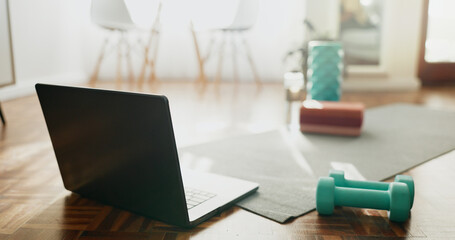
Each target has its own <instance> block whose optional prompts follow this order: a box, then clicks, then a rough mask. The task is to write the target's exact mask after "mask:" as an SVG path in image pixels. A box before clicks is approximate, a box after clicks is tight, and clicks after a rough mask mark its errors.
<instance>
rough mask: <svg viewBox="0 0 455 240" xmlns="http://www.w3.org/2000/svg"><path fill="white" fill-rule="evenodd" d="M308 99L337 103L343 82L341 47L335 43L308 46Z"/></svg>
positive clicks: (342, 53) (310, 44) (315, 42)
mask: <svg viewBox="0 0 455 240" xmlns="http://www.w3.org/2000/svg"><path fill="white" fill-rule="evenodd" d="M308 50H309V53H308V72H307V77H308V82H307V89H308V98H309V99H313V100H319V101H339V100H340V97H341V83H342V81H343V56H344V52H343V47H342V45H341V43H340V42H336V41H311V42H310V43H309V44H308Z"/></svg>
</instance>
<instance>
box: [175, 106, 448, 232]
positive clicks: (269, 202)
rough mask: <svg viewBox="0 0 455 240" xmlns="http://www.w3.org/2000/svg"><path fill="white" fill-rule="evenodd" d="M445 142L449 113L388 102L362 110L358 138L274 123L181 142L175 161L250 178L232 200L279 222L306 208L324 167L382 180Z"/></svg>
mask: <svg viewBox="0 0 455 240" xmlns="http://www.w3.org/2000/svg"><path fill="white" fill-rule="evenodd" d="M453 149H455V112H447V111H438V110H430V109H426V108H424V107H419V106H414V105H407V104H395V105H389V106H385V107H379V108H374V109H370V110H367V111H366V113H365V116H364V126H363V130H362V135H361V136H360V137H342V136H330V135H319V134H302V133H300V132H298V131H294V132H289V131H286V130H284V129H280V130H274V131H269V132H264V133H260V134H254V135H245V136H238V137H234V138H230V139H224V140H220V141H216V142H210V143H206V144H201V145H196V146H190V147H186V148H184V149H181V156H182V158H181V161H182V165H183V166H185V167H190V168H196V169H197V168H199V169H201V170H207V171H210V172H215V173H220V174H224V175H229V176H234V177H238V178H242V179H246V180H251V181H255V182H258V183H259V184H260V187H259V190H258V192H257V193H256V194H254V195H252V196H251V197H248V198H247V199H245V200H243V201H241V202H239V203H238V205H239V206H240V207H242V208H244V209H247V210H249V211H251V212H254V213H257V214H259V215H262V216H264V217H267V218H270V219H272V220H275V221H277V222H280V223H284V222H286V221H287V220H288V219H290V218H293V217H297V216H300V215H302V214H305V213H307V212H309V211H312V210H314V208H315V200H314V195H315V186H316V184H317V179H318V178H319V177H320V176H327V174H328V171H329V170H330V169H333V168H335V169H341V170H345V172H346V174H347V177H349V178H356V179H368V180H383V179H386V178H389V177H391V176H393V175H395V174H398V173H400V172H403V171H406V170H407V169H409V168H412V167H414V166H416V165H419V164H421V163H423V162H425V161H427V160H430V159H432V158H434V157H437V156H439V155H441V154H444V153H447V152H449V151H450V150H453ZM416 191H418V186H417V188H416Z"/></svg>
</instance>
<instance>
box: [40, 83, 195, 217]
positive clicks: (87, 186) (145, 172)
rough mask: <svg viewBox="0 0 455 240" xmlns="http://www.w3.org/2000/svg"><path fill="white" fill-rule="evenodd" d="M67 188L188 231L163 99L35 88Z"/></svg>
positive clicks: (83, 89) (173, 145)
mask: <svg viewBox="0 0 455 240" xmlns="http://www.w3.org/2000/svg"><path fill="white" fill-rule="evenodd" d="M36 90H37V93H38V97H39V100H40V103H41V107H42V110H43V114H44V117H45V119H46V124H47V127H48V130H49V135H50V137H51V140H52V144H53V147H54V151H55V155H56V158H57V161H58V165H59V169H60V173H61V175H62V178H63V182H64V185H65V188H66V189H68V190H70V191H73V192H76V193H79V194H81V195H82V196H86V197H89V198H93V199H96V200H99V201H101V202H104V203H107V204H110V205H114V206H118V207H121V208H125V209H127V210H130V211H133V212H138V213H140V214H142V215H146V216H150V217H153V218H155V219H158V220H162V221H165V222H169V223H172V224H176V225H186V224H188V213H187V209H186V203H185V196H184V190H183V184H182V178H181V173H180V167H179V162H178V156H177V149H176V145H175V139H174V132H173V128H172V122H171V116H170V111H169V104H168V100H167V98H166V97H165V96H156V95H146V94H138V93H126V92H117V91H108V90H97V89H88V88H75V87H63V86H52V85H44V84H37V85H36Z"/></svg>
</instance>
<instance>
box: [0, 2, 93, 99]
mask: <svg viewBox="0 0 455 240" xmlns="http://www.w3.org/2000/svg"><path fill="white" fill-rule="evenodd" d="M9 2H10V18H11V32H12V41H13V54H14V60H15V73H16V84H15V85H13V86H8V87H5V88H3V89H0V100H5V99H10V98H14V97H18V96H23V95H28V94H31V93H33V91H34V90H33V85H34V84H35V83H36V82H56V83H73V82H80V81H82V80H85V74H84V69H83V67H82V61H81V58H82V55H81V50H80V44H81V42H80V32H81V29H80V26H79V23H78V17H77V12H74V11H73V7H74V6H75V1H74V2H71V1H60V0H39V1H37V0H10V1H9Z"/></svg>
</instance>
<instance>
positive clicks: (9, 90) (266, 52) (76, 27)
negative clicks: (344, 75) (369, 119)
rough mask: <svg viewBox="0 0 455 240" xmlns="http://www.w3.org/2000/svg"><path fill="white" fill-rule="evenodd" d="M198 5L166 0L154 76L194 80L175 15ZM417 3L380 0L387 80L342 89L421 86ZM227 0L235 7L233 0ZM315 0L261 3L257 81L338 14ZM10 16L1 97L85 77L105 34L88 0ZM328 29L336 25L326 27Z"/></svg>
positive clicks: (31, 3)
mask: <svg viewBox="0 0 455 240" xmlns="http://www.w3.org/2000/svg"><path fill="white" fill-rule="evenodd" d="M137 1H140V0H137ZM198 1H204V0H198ZM198 1H194V2H193V1H191V2H190V3H186V1H184V0H168V1H167V3H168V5H167V9H166V5H164V6H163V14H164V13H166V14H168V15H167V17H165V16H166V15H163V26H162V27H163V28H162V35H161V36H162V38H161V42H160V48H159V56H158V62H157V75H158V77H160V78H162V79H182V80H186V79H193V78H196V76H197V74H198V72H197V71H198V70H197V61H196V55H195V51H194V46H193V42H192V39H191V35H190V32H189V29H188V25H186V23H184V21H183V20H185V18H180V22H179V21H178V19H179V18H177V17H175V16H176V15H182V14H184V13H185V12H187V11H189V9H188V6H189V7H195V8H196V9H197V8H199V9H203V10H205V11H206V9H205V8H204V7H201V6H197V5H195V4H196V3H197V2H198ZM219 1H223V0H219ZM331 1H332V2H337V0H324V4H327V3H330V2H331ZM422 1H423V0H401V1H393V0H385V15H384V17H385V22H384V28H383V31H384V34H385V35H384V36H385V38H384V41H383V47H384V49H387V50H386V51H385V54H384V57H385V61H384V70H385V74H386V75H385V76H386V77H384V76H382V75H378V74H376V75H374V74H373V75H372V76H373V77H371V75H365V74H360V75H359V74H358V75H354V76H353V77H351V79H348V80H346V84H345V86H349V85H351V86H353V88H360V89H369V90H374V89H381V88H387V87H389V86H392V87H393V86H405V87H404V88H410V87H411V88H412V87H416V86H418V81H417V80H416V77H415V75H416V71H417V55H418V44H419V36H420V24H421V10H422V9H421V8H422ZM226 2H227V3H230V4H232V3H231V1H225V3H226ZM183 3H186V5H185V4H183ZM318 3H321V2H320V1H318V0H308V1H307V2H305V1H301V0H289V1H275V0H261V1H260V4H261V6H260V13H259V17H258V21H257V23H256V25H255V26H254V28H253V29H252V30H251V31H250V32H249V33H247V37H248V39H249V41H250V46H251V49H252V52H253V56H254V59H255V62H256V65H257V68H258V70H259V73H260V77H261V78H262V79H263V80H264V81H281V80H282V75H283V72H284V71H285V70H286V68H285V66H284V63H283V56H284V54H285V53H286V52H287V51H288V50H290V49H293V48H296V47H298V46H299V45H300V43H301V42H302V39H303V25H302V20H303V19H304V17H305V14H306V12H311V15H313V16H319V17H320V16H326V15H327V13H328V12H333V11H329V10H327V9H332V10H333V9H336V8H333V7H332V8H330V7H329V8H324V7H316V8H315V9H309V8H308V7H305V5H308V6H310V5H313V6H317V4H318ZM164 4H166V1H165V2H164ZM181 4H183V5H182V6H181ZM305 9H307V10H305ZM10 14H11V25H12V37H13V50H14V57H15V67H16V80H17V84H16V85H14V86H9V87H6V88H2V89H0V100H5V99H9V98H13V97H17V96H22V95H25V94H30V93H33V91H34V90H33V85H34V83H36V82H54V83H55V82H56V83H61V84H66V83H68V84H71V83H77V82H82V81H86V80H88V77H89V76H90V74H91V72H92V70H93V66H94V63H95V61H96V58H97V56H98V53H99V49H100V46H101V43H102V40H103V37H104V32H103V30H102V29H100V28H98V27H97V26H94V25H93V24H92V23H91V22H90V0H67V1H61V0H10ZM173 14H174V15H173ZM319 14H322V15H319ZM334 14H335V13H334ZM329 16H330V14H329ZM176 19H177V20H176ZM326 19H327V21H326V22H333V21H330V19H332V20H333V18H329V17H327V18H326ZM328 29H336V27H333V26H329V27H328ZM199 38H200V41H201V43H202V45H205V44H206V43H207V41H208V39H209V38H208V35H207V34H204V33H200V34H199ZM227 55H228V54H227ZM140 64H141V56H140V54H139V53H137V54H136V55H135V60H134V65H135V68H136V75H137V74H138V72H139V67H140ZM239 65H240V68H239V71H240V77H241V78H242V80H243V81H251V79H252V74H251V72H250V69H249V67H248V65H247V62H246V61H245V60H244V59H239ZM115 67H116V65H115V57H114V56H112V57H110V58H108V59H107V60H106V63H105V64H104V65H103V66H102V68H101V78H104V79H113V78H114V76H115ZM215 69H216V60H215V61H211V62H208V64H207V72H208V75H209V77H213V76H214V74H215ZM223 76H224V77H225V78H230V77H231V76H232V61H231V59H230V58H229V56H226V61H225V64H224V71H223ZM372 79H373V80H377V79H378V81H372ZM384 79H386V81H385V80H384ZM377 83H378V84H377ZM399 88H400V87H399Z"/></svg>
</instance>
